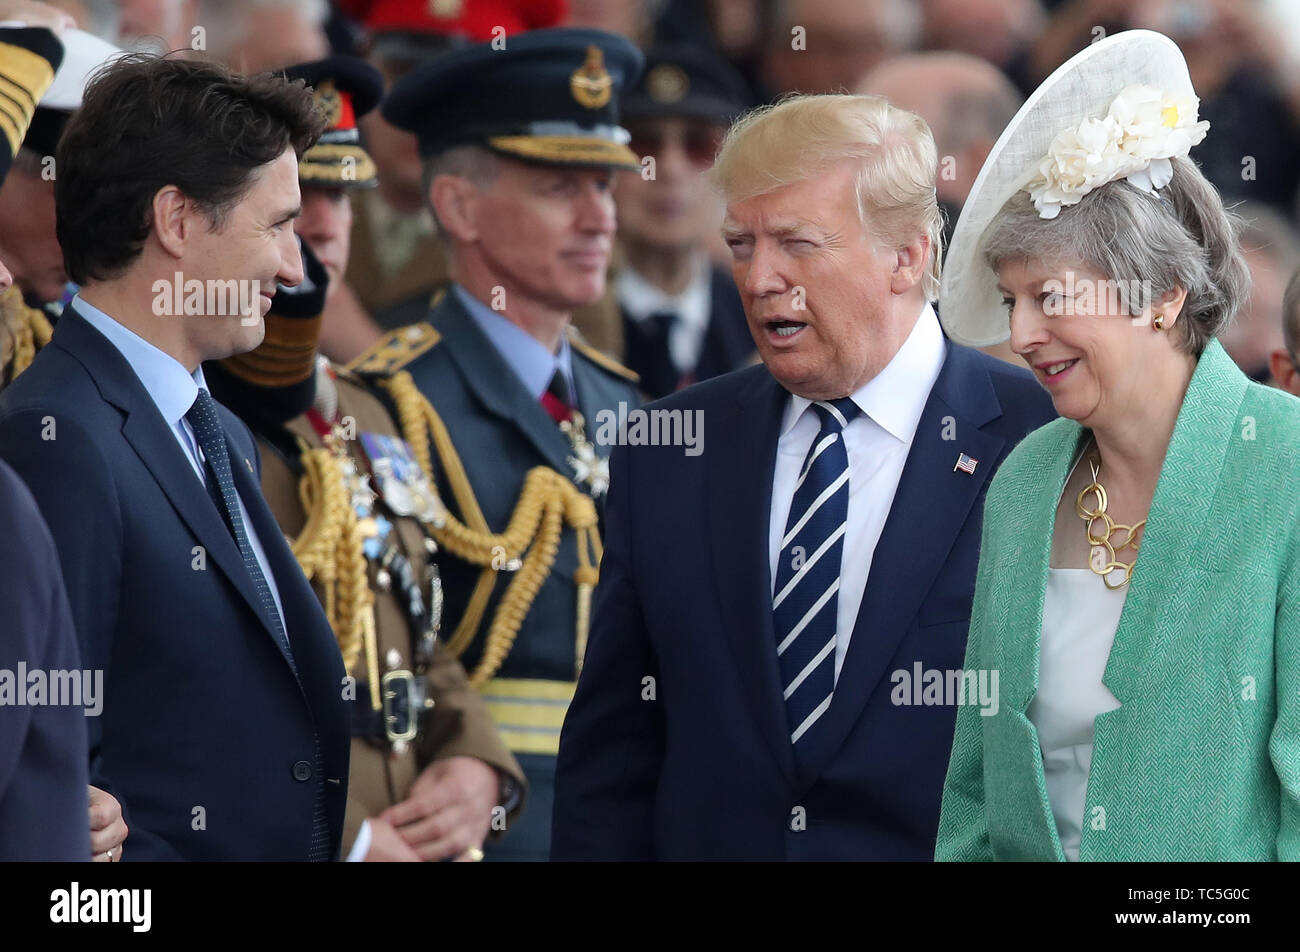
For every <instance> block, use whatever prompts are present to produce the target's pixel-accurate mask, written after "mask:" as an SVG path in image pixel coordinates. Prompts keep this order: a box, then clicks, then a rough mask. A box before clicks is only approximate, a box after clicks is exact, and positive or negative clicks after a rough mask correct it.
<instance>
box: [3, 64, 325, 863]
mask: <svg viewBox="0 0 1300 952" xmlns="http://www.w3.org/2000/svg"><path fill="white" fill-rule="evenodd" d="M323 127H324V118H323V117H322V116H321V114H320V113H319V111H318V110H317V108H316V106H315V104H314V101H313V99H312V97H311V94H310V92H309V91H308V90H307V89H305V88H304V87H303V86H302V85H301V84H300V83H299V84H291V83H289V82H287V81H285V80H284V79H282V78H275V77H271V76H262V77H257V78H253V79H244V78H242V77H239V76H235V75H232V74H231V73H230V72H229V71H228V70H226V69H225V68H223V67H217V66H212V65H205V64H198V63H193V62H184V61H178V60H168V59H156V58H152V57H148V56H135V57H128V58H124V59H122V60H119V61H118V62H116V63H114V64H113V65H112V66H111V67H109V68H107V69H105V70H104V71H103V72H101V73H100V74H98V76H97V77H96V79H95V81H94V82H92V83H91V85H90V86H89V87H88V88H87V90H86V94H85V98H84V101H83V108H82V109H81V110H80V111H79V112H78V113H77V115H76V116H74V117H73V119H72V120H71V122H70V123H69V124H68V127H67V129H66V130H65V132H64V135H63V138H62V140H61V142H60V146H59V153H58V168H59V175H58V179H57V183H56V186H55V206H56V212H57V216H58V233H59V239H60V243H61V244H62V246H63V250H64V256H65V261H66V263H67V267H68V273H69V274H70V275H71V276H72V278H73V280H75V281H76V282H78V283H79V284H80V285H81V292H80V293H79V294H78V295H77V296H76V297H75V298H74V299H73V300H72V302H71V303H70V304H69V305H68V307H67V309H66V310H65V311H64V313H63V315H62V317H60V319H59V322H58V326H57V328H56V330H55V332H54V336H53V339H52V340H51V342H50V344H49V345H48V346H46V347H45V348H44V349H42V350H41V352H40V353H39V354H38V355H37V357H36V360H35V361H34V362H33V363H32V365H31V367H30V368H29V369H28V370H27V371H26V372H25V373H24V374H23V375H22V376H21V377H20V378H19V379H18V380H17V381H16V382H15V383H14V384H13V385H12V386H11V387H9V388H8V389H7V390H6V391H5V392H4V393H3V394H2V395H0V458H3V459H4V460H6V461H7V462H8V463H10V465H12V466H13V467H14V469H15V470H17V471H18V473H19V475H20V476H22V477H23V479H24V480H25V481H26V483H27V485H28V487H29V489H30V490H31V491H32V494H33V495H34V496H35V497H36V499H37V503H38V504H39V505H40V507H41V510H42V513H43V515H44V516H45V518H46V520H47V522H48V523H49V526H50V530H51V534H52V535H53V537H54V541H55V545H56V546H57V548H58V550H59V557H60V561H61V562H62V565H63V572H64V577H65V580H66V582H67V588H68V597H69V601H70V603H71V607H72V616H73V620H74V623H75V625H76V628H77V636H78V639H79V641H80V646H81V656H82V663H83V664H84V665H85V666H86V667H88V668H91V669H95V670H102V671H103V672H104V698H103V710H102V714H101V716H100V717H98V718H95V719H93V722H92V723H91V724H90V728H89V733H90V779H91V783H93V784H94V785H95V786H97V787H100V788H102V789H105V790H108V791H109V792H111V793H112V794H114V795H115V796H116V797H117V798H118V799H119V800H121V801H122V804H123V809H124V813H125V815H126V819H127V822H128V824H129V826H130V845H131V849H129V850H127V853H126V856H127V858H130V859H144V860H157V859H194V860H223V859H240V860H257V859H266V860H306V859H311V860H326V859H330V858H332V857H334V856H336V855H337V853H338V849H339V840H340V834H341V827H342V819H343V805H344V800H345V797H346V792H347V776H348V722H347V716H348V712H347V707H346V705H345V703H344V700H343V690H344V685H345V682H344V670H343V664H342V660H341V658H340V656H339V651H338V647H337V645H336V644H335V642H334V638H333V635H332V633H331V631H330V628H329V623H328V622H327V620H326V619H325V617H324V615H323V614H322V612H321V610H320V606H319V604H318V603H317V601H316V598H315V596H314V595H313V593H312V590H311V588H310V586H309V585H308V583H307V581H306V579H305V578H304V577H303V575H302V572H301V571H300V570H299V568H298V566H297V564H296V563H295V561H294V558H293V554H292V553H291V551H290V550H289V547H288V545H287V544H286V543H285V541H284V538H283V536H281V534H280V532H279V530H278V528H277V527H276V524H275V521H274V519H273V518H272V516H271V513H270V511H269V510H268V509H267V507H266V503H265V502H264V501H263V499H262V497H261V494H260V492H259V491H258V483H257V478H258V472H259V457H258V455H257V449H256V446H255V444H254V441H253V439H252V437H251V435H250V434H249V432H248V429H247V428H246V427H245V426H244V425H243V424H242V423H240V422H239V420H238V419H237V418H236V417H235V416H234V415H233V414H231V413H230V412H229V411H227V410H226V409H225V408H223V407H221V406H219V405H218V404H217V403H216V402H215V401H213V399H212V397H211V395H210V394H209V393H208V391H207V389H206V381H205V380H204V377H203V372H202V369H201V368H200V364H201V362H202V361H204V360H208V359H222V358H225V357H229V356H230V355H232V354H235V353H239V352H242V351H247V350H250V349H252V348H253V347H256V346H257V345H258V343H259V342H260V341H261V338H262V334H263V316H264V315H265V313H266V310H267V308H268V307H269V305H270V301H271V297H272V296H273V294H274V292H275V288H276V285H277V282H278V283H281V284H284V285H288V286H292V285H296V284H297V283H298V282H299V281H300V280H301V279H302V259H301V256H300V254H299V252H298V247H297V242H296V239H295V237H294V233H293V227H292V221H293V219H294V218H295V217H296V216H297V215H298V214H299V211H300V197H299V191H298V175H297V168H298V166H297V159H298V156H299V155H300V154H301V152H302V151H303V150H304V149H306V148H307V147H308V146H310V145H311V144H312V143H313V142H314V141H315V140H316V138H317V137H318V136H319V135H320V132H321V130H322V128H323Z"/></svg>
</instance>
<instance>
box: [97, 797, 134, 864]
mask: <svg viewBox="0 0 1300 952" xmlns="http://www.w3.org/2000/svg"><path fill="white" fill-rule="evenodd" d="M126 834H127V829H126V821H125V820H123V819H122V804H120V803H118V802H117V798H116V797H114V796H113V795H112V794H111V793H107V792H106V791H103V790H100V789H99V788H98V787H91V788H90V858H91V860H92V861H94V862H96V863H116V862H119V861H120V860H121V859H122V843H123V841H125V840H126Z"/></svg>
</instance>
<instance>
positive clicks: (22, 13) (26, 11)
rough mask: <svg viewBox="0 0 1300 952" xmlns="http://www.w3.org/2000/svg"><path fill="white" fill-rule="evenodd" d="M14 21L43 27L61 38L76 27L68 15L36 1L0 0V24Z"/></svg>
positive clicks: (75, 22) (75, 23)
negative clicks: (65, 31)
mask: <svg viewBox="0 0 1300 952" xmlns="http://www.w3.org/2000/svg"><path fill="white" fill-rule="evenodd" d="M6 20H8V21H14V20H16V21H17V22H19V23H22V24H25V25H27V26H43V27H45V28H47V29H49V30H50V31H52V32H53V33H54V35H55V36H61V35H62V34H63V31H64V30H69V29H72V28H73V27H75V26H76V25H77V21H76V20H75V19H73V17H72V15H71V14H69V13H64V12H63V11H62V10H60V9H58V8H57V7H52V6H50V5H49V4H48V3H37V2H36V0H0V22H4V21H6Z"/></svg>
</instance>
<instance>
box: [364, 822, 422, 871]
mask: <svg viewBox="0 0 1300 952" xmlns="http://www.w3.org/2000/svg"><path fill="white" fill-rule="evenodd" d="M366 822H368V823H369V824H370V848H369V849H368V850H366V858H365V859H364V860H363V862H366V863H418V862H420V856H419V854H418V853H416V852H415V850H413V849H411V848H410V847H409V846H407V845H406V840H404V839H402V837H401V835H400V834H399V833H398V832H397V831H396V830H394V829H393V826H392V824H391V823H388V822H387V821H385V820H381V819H379V817H373V816H372V817H371V818H370V819H369V820H367V821H366Z"/></svg>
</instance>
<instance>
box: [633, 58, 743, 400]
mask: <svg viewBox="0 0 1300 952" xmlns="http://www.w3.org/2000/svg"><path fill="white" fill-rule="evenodd" d="M646 62H647V68H646V72H645V73H644V74H643V76H642V78H641V81H640V82H639V83H637V85H636V86H634V87H632V88H631V89H630V90H629V91H628V92H627V94H626V95H624V97H623V103H622V110H623V115H624V118H625V121H626V123H627V130H628V132H630V133H631V134H632V141H631V143H630V145H631V148H632V151H633V152H635V153H636V154H637V155H639V156H641V171H640V174H627V175H624V176H623V179H622V181H620V182H619V187H618V190H617V192H616V194H615V198H616V200H617V203H618V225H619V229H618V238H619V243H620V246H621V247H622V250H623V252H624V260H625V264H624V266H623V267H622V268H620V269H619V271H618V274H617V277H616V279H615V283H614V290H615V294H616V296H617V298H618V303H619V310H620V311H621V312H622V318H623V340H624V362H625V363H626V364H627V366H628V367H630V368H631V369H632V370H635V371H636V372H637V373H638V374H640V375H641V389H642V390H643V391H645V393H646V394H647V395H648V396H649V397H651V398H657V397H662V396H665V395H667V394H669V393H672V392H673V391H675V390H678V389H680V388H681V387H683V386H686V385H687V384H689V383H694V382H695V381H697V380H704V379H706V378H708V377H714V376H717V375H718V374H722V373H726V372H727V371H728V370H734V369H735V368H737V367H739V366H741V365H742V364H744V363H745V362H746V361H747V360H748V359H749V358H750V356H751V355H752V354H753V352H754V342H753V339H752V338H751V337H750V334H749V329H748V327H747V325H746V324H745V311H744V309H743V308H742V307H741V304H740V296H739V295H738V294H737V293H736V286H735V283H734V282H733V281H732V279H731V275H730V274H729V273H728V272H727V271H724V270H723V269H721V268H719V267H717V265H715V264H714V263H713V262H712V261H711V260H710V257H709V241H710V239H711V238H712V237H714V236H716V235H717V234H718V228H719V226H720V224H721V221H722V207H721V205H720V204H719V202H718V199H717V198H716V197H715V196H714V193H713V191H712V188H711V186H710V184H709V182H708V172H709V169H710V168H711V167H712V166H713V156H714V155H715V154H716V152H717V150H718V146H719V144H720V143H721V142H722V136H723V134H724V133H725V132H726V131H727V127H728V126H729V125H730V124H731V121H732V120H733V119H734V118H735V117H736V116H737V115H739V114H740V113H741V112H743V111H744V110H745V108H746V106H747V104H748V103H747V94H746V92H745V87H744V84H743V81H742V80H741V79H740V77H739V76H737V75H735V74H734V72H733V71H732V70H731V68H730V67H728V66H727V64H726V63H724V62H722V61H721V60H718V59H717V58H716V57H714V56H712V55H710V54H708V53H705V52H703V51H700V50H696V49H694V48H691V47H662V48H660V49H658V50H652V51H651V52H650V54H649V55H648V56H647V59H646Z"/></svg>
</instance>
